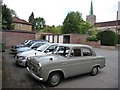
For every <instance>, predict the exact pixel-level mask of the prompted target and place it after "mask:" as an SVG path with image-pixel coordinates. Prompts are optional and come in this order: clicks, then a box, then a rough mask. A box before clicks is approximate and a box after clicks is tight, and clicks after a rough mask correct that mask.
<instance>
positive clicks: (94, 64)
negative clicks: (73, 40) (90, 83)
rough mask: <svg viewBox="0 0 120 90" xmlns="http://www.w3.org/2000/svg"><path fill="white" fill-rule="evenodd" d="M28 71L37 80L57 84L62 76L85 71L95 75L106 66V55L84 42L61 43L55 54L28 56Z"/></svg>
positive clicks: (70, 75) (50, 84)
mask: <svg viewBox="0 0 120 90" xmlns="http://www.w3.org/2000/svg"><path fill="white" fill-rule="evenodd" d="M28 59H29V60H28V62H27V63H28V67H27V71H28V72H29V73H30V74H31V75H32V76H33V77H34V78H35V79H37V80H40V81H43V82H47V83H48V85H49V86H56V85H58V84H59V82H60V80H61V79H62V78H68V77H72V76H76V75H80V74H84V73H90V75H92V76H94V75H96V74H97V73H98V71H99V69H102V68H103V67H105V57H103V56H97V55H96V54H95V52H94V50H93V48H92V47H90V46H88V45H82V44H59V48H58V50H57V52H56V53H55V54H49V55H44V56H40V57H39V56H36V57H31V58H28Z"/></svg>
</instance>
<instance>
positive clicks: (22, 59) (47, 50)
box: [15, 43, 58, 67]
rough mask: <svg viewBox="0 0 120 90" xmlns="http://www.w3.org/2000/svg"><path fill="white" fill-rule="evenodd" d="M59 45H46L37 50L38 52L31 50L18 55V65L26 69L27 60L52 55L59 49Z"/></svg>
mask: <svg viewBox="0 0 120 90" xmlns="http://www.w3.org/2000/svg"><path fill="white" fill-rule="evenodd" d="M57 45H58V44H57V43H46V44H44V45H42V46H40V47H38V48H37V50H29V51H25V52H21V53H18V54H17V55H16V57H15V60H16V64H17V65H21V66H24V67H26V66H27V63H26V61H27V58H28V57H31V56H41V55H45V54H51V53H52V52H54V51H55V50H56V48H57Z"/></svg>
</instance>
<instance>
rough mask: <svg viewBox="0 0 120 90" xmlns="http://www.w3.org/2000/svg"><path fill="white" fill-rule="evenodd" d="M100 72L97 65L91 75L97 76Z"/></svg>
mask: <svg viewBox="0 0 120 90" xmlns="http://www.w3.org/2000/svg"><path fill="white" fill-rule="evenodd" d="M97 74H98V67H97V66H94V67H93V68H92V70H91V72H90V75H91V76H95V75H97Z"/></svg>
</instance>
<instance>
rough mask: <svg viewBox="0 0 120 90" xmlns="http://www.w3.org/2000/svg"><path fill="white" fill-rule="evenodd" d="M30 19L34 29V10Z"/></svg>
mask: <svg viewBox="0 0 120 90" xmlns="http://www.w3.org/2000/svg"><path fill="white" fill-rule="evenodd" d="M28 21H29V22H30V23H31V24H32V30H33V29H34V26H35V24H34V13H33V12H32V13H31V15H30V16H29V19H28Z"/></svg>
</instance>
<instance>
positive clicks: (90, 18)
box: [86, 0, 96, 25]
mask: <svg viewBox="0 0 120 90" xmlns="http://www.w3.org/2000/svg"><path fill="white" fill-rule="evenodd" d="M86 21H87V22H89V23H90V24H91V25H94V23H96V16H95V15H94V14H93V2H92V0H91V5H90V12H89V15H87V17H86Z"/></svg>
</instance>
